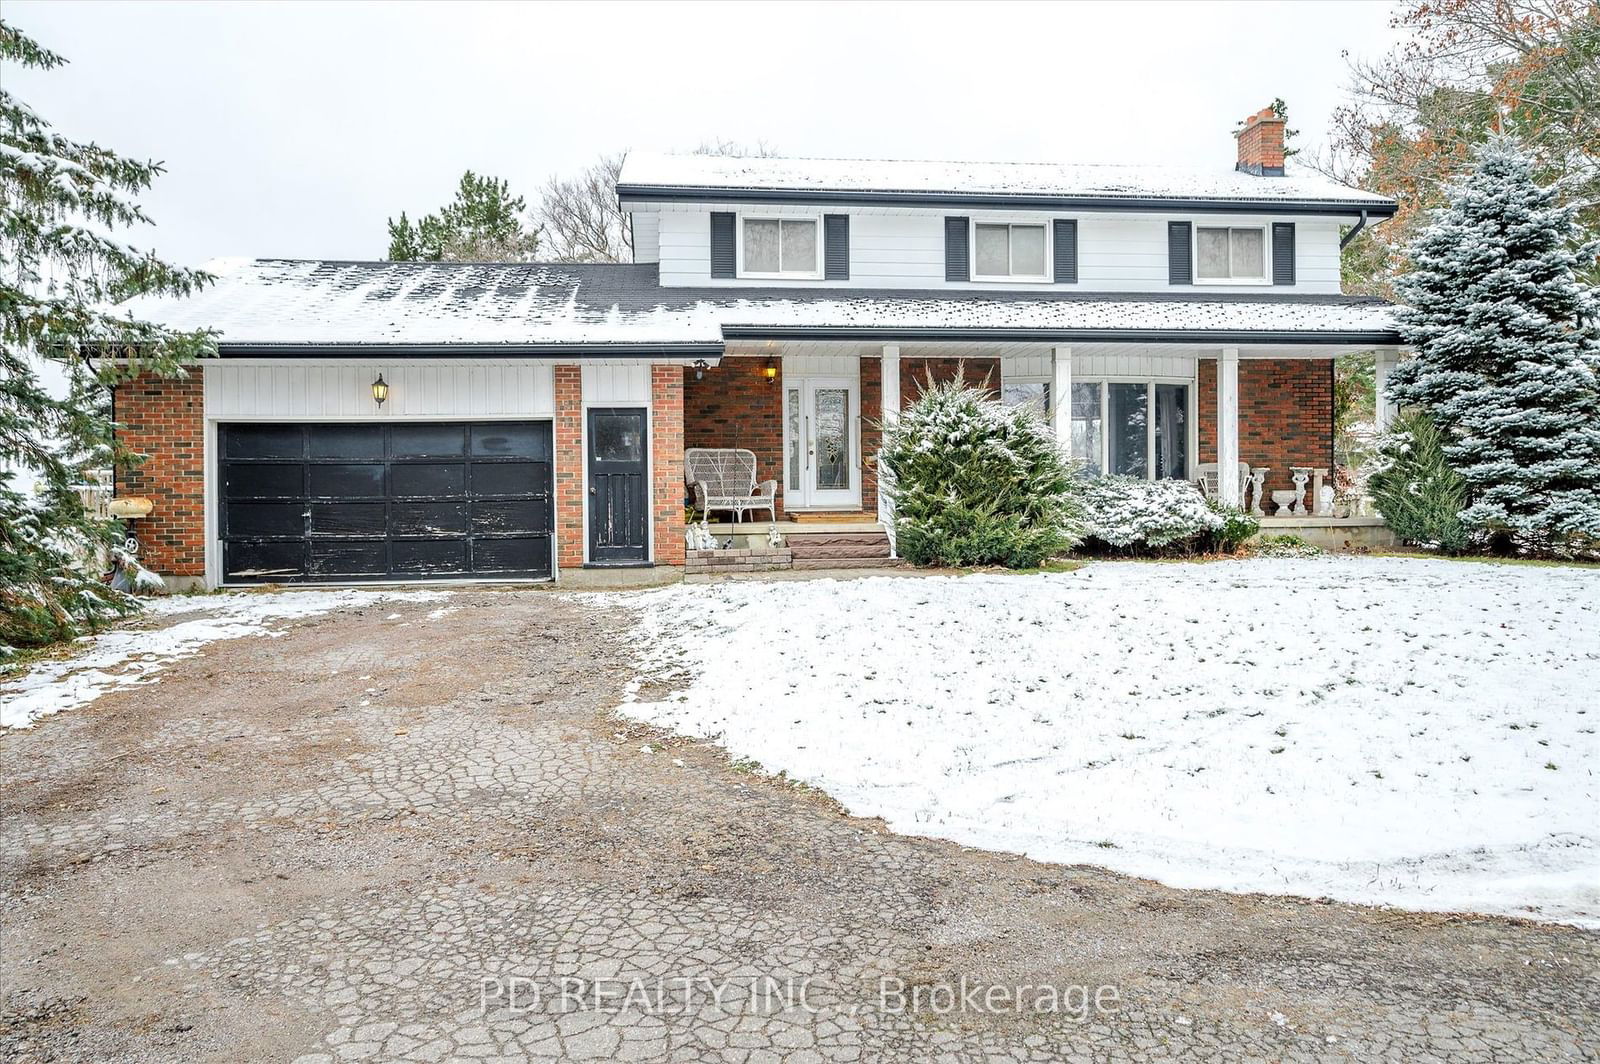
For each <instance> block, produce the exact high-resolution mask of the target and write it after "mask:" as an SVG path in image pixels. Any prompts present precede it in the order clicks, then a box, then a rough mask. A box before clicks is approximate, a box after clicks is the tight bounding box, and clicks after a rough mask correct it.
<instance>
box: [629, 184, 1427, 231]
mask: <svg viewBox="0 0 1600 1064" xmlns="http://www.w3.org/2000/svg"><path fill="white" fill-rule="evenodd" d="M617 199H618V201H619V202H620V203H621V205H622V206H623V209H625V210H626V209H627V207H628V205H629V204H630V203H734V202H742V203H743V202H748V203H789V204H817V203H821V204H829V203H834V204H856V205H865V206H899V207H906V206H913V207H915V206H921V207H939V208H945V209H962V208H984V209H999V210H1006V209H1010V210H1042V211H1074V210H1095V211H1139V212H1144V213H1150V212H1156V213H1165V214H1196V213H1200V214H1311V215H1327V214H1332V215H1346V216H1348V215H1351V214H1355V213H1357V212H1360V213H1361V214H1362V215H1367V214H1372V215H1375V216H1381V217H1384V218H1389V217H1392V216H1393V215H1394V214H1395V212H1396V211H1398V210H1399V205H1398V204H1396V203H1394V202H1393V201H1390V202H1386V203H1385V202H1377V203H1374V202H1371V201H1341V200H1304V199H1301V200H1288V199H1270V200H1246V199H1218V198H1213V197H1194V198H1184V197H1173V196H1137V197H1135V196H1040V195H998V194H988V195H974V194H972V193H970V192H843V191H832V190H828V189H760V188H706V187H701V186H697V185H618V186H617ZM1362 224H1365V223H1362Z"/></svg>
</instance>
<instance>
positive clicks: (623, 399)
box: [583, 362, 650, 406]
mask: <svg viewBox="0 0 1600 1064" xmlns="http://www.w3.org/2000/svg"><path fill="white" fill-rule="evenodd" d="M583 404H584V405H585V406H649V405H650V366H649V365H648V364H647V363H643V362H585V363H584V364H583Z"/></svg>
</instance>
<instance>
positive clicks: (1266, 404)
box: [116, 111, 1399, 586]
mask: <svg viewBox="0 0 1600 1064" xmlns="http://www.w3.org/2000/svg"><path fill="white" fill-rule="evenodd" d="M1235 136H1236V140H1237V163H1236V165H1235V166H1234V167H1232V168H1226V167H1219V168H1217V170H1216V171H1215V172H1212V171H1203V172H1196V171H1183V170H1174V169H1169V168H1164V167H1141V166H1056V165H1036V164H979V163H924V162H906V161H879V162H869V161H855V160H816V159H778V158H727V157H719V156H708V155H646V154H642V153H635V154H633V155H631V156H630V157H629V158H628V159H627V161H626V164H625V166H624V167H623V171H622V176H621V180H620V182H619V184H618V189H617V192H618V196H619V198H620V200H621V204H622V207H623V209H624V210H625V211H626V212H627V216H628V218H629V220H630V224H631V226H632V232H633V239H634V252H635V261H634V262H633V263H631V264H625V265H614V264H582V265H568V264H504V263H403V262H334V261H302V260H277V259H274V260H256V261H251V262H244V263H238V264H235V265H234V266H233V268H232V269H231V270H229V272H227V273H226V275H225V276H224V277H223V278H222V280H221V281H220V282H219V283H218V284H216V285H215V286H213V287H211V288H210V289H208V290H206V291H205V292H203V293H202V294H200V295H197V296H195V297H193V298H190V299H187V300H183V301H169V300H144V299H142V300H136V301H134V303H133V304H132V305H131V306H130V308H129V309H130V310H131V311H132V312H133V313H134V314H135V315H136V316H139V317H142V318H150V319H154V320H160V321H164V322H167V323H170V324H173V325H177V326H182V327H211V328H215V329H217V330H219V332H220V344H219V350H220V356H221V357H220V358H218V359H216V360H211V361H208V362H207V363H206V364H204V366H203V367H202V368H201V369H200V370H199V371H197V372H196V373H194V374H192V375H191V376H190V377H189V378H188V379H184V380H154V379H142V380H139V381H136V382H134V383H132V384H130V385H127V386H125V387H123V388H122V389H119V392H118V395H117V397H116V415H117V418H118V420H119V421H120V422H121V423H122V424H123V426H124V428H123V433H124V438H125V440H126V442H127V443H128V444H129V445H130V446H132V447H133V448H134V449H135V450H136V451H140V452H143V453H146V454H148V455H149V456H150V458H149V461H147V462H146V463H145V464H144V465H143V466H142V467H141V468H140V469H139V470H137V471H135V472H134V473H132V474H130V475H127V476H125V477H124V478H123V480H122V483H121V484H119V489H120V490H121V492H122V493H124V494H138V495H146V496H149V497H151V498H152V499H153V500H154V502H155V507H156V508H155V511H154V513H153V514H152V515H151V516H150V517H149V518H147V519H145V521H144V522H143V524H142V527H141V529H140V533H141V537H142V539H143V541H144V543H145V547H146V553H147V560H148V562H149V564H150V565H151V566H152V567H153V568H155V569H156V570H158V571H160V572H162V573H163V574H165V575H168V576H170V577H173V578H176V579H177V580H180V581H185V582H199V581H203V582H205V583H206V584H209V585H211V586H216V585H221V584H232V583H248V582H259V581H313V582H315V581H329V582H343V581H349V580H357V579H385V580H393V579H450V578H474V579H483V578H495V577H501V578H516V579H527V578H538V577H553V576H556V575H558V574H559V573H561V572H562V571H571V570H573V569H576V568H579V567H584V566H648V565H679V564H682V562H683V560H684V534H683V533H684V501H685V490H684V480H683V454H684V450H685V448H695V447H711V448H745V449H748V450H750V451H753V452H754V453H755V455H756V457H757V465H758V470H759V476H760V478H761V479H767V478H771V479H774V480H776V481H778V483H779V492H778V499H777V513H778V515H779V516H780V517H782V516H785V515H795V514H815V513H838V514H841V515H846V516H858V517H860V516H874V515H875V514H876V510H877V506H878V499H877V491H876V480H875V471H874V464H875V463H874V455H875V453H876V450H877V442H878V437H879V432H880V426H881V425H882V424H884V423H885V422H887V421H888V420H890V419H892V418H893V417H894V416H895V415H896V413H897V412H898V411H899V410H900V409H901V406H902V404H903V403H905V402H907V401H909V399H910V398H911V397H912V396H913V395H914V394H915V393H916V392H917V390H918V388H919V387H920V386H921V385H922V382H924V381H926V380H929V379H944V378H948V377H949V376H951V375H952V374H954V373H956V372H957V371H958V367H959V368H960V369H961V371H962V372H964V373H965V374H966V376H967V377H968V378H969V379H971V380H973V381H975V382H977V381H987V382H988V384H989V386H990V387H992V388H993V389H995V390H996V391H997V392H998V393H999V394H1000V395H1001V396H1002V397H1003V398H1004V399H1005V400H1006V401H1008V402H1032V403H1035V404H1037V405H1038V406H1039V407H1040V408H1041V409H1042V410H1044V411H1045V412H1046V413H1047V415H1048V416H1049V417H1050V419H1051V420H1052V422H1053V424H1054V426H1055V428H1056V430H1057V433H1058V435H1059V436H1060V437H1061V438H1063V439H1066V440H1068V441H1070V447H1071V449H1072V452H1073V453H1074V455H1076V456H1077V457H1078V458H1080V459H1081V460H1082V461H1083V462H1084V463H1085V464H1086V466H1087V467H1088V468H1089V469H1090V470H1092V471H1104V472H1109V473H1121V474H1129V475H1132V476H1139V477H1148V478H1157V477H1174V478H1184V479H1194V478H1195V476H1196V474H1197V470H1198V467H1199V466H1200V465H1201V464H1202V463H1215V464H1216V466H1215V468H1216V470H1217V474H1216V479H1217V481H1218V490H1219V491H1220V492H1221V493H1222V494H1223V495H1224V496H1225V497H1234V496H1235V495H1236V494H1237V493H1238V492H1239V490H1240V485H1239V483H1238V478H1239V476H1240V473H1239V463H1241V462H1242V463H1246V464H1247V465H1248V466H1250V467H1252V468H1254V469H1256V470H1260V469H1263V468H1265V469H1266V470H1268V473H1267V477H1266V480H1265V483H1264V485H1263V486H1264V488H1265V490H1266V491H1271V490H1275V489H1285V488H1288V487H1289V486H1290V481H1289V475H1290V474H1289V471H1290V468H1291V467H1300V466H1304V467H1330V466H1331V465H1332V447H1333V358H1334V357H1335V356H1336V355H1338V354H1340V353H1343V352H1350V351H1360V350H1368V349H1377V350H1378V351H1379V362H1380V372H1381V371H1382V370H1383V368H1384V367H1386V366H1387V365H1390V364H1392V362H1393V359H1394V357H1395V354H1396V352H1397V350H1398V344H1399V337H1398V335H1397V334H1396V332H1395V329H1394V325H1393V322H1392V319H1391V316H1390V308H1389V306H1388V305H1387V304H1385V303H1384V302H1383V301H1381V300H1375V299H1370V298H1360V297H1351V296H1345V295H1343V294H1341V292H1340V271H1339V252H1340V247H1341V242H1342V240H1346V239H1348V237H1349V236H1350V235H1352V234H1353V233H1354V232H1356V231H1358V230H1359V229H1360V228H1362V227H1364V226H1367V225H1370V224H1374V223H1376V222H1379V221H1381V220H1383V219H1385V218H1387V217H1389V216H1390V215H1392V214H1393V213H1394V211H1395V204H1394V203H1393V201H1390V200H1387V199H1384V198H1382V197H1378V196H1374V195H1371V194H1368V193H1365V192H1361V191H1357V190H1354V189H1350V188H1345V187H1342V186H1340V185H1337V184H1334V183H1332V182H1329V181H1327V180H1325V179H1323V178H1321V177H1318V176H1315V175H1311V174H1306V173H1302V172H1299V171H1297V170H1295V169H1293V168H1289V167H1286V166H1285V165H1284V156H1283V123H1282V121H1281V120H1279V119H1277V118H1275V117H1274V116H1273V115H1272V114H1271V112H1270V111H1263V112H1262V113H1260V114H1257V115H1253V116H1251V118H1250V119H1249V120H1248V121H1247V122H1246V123H1245V125H1244V126H1243V128H1242V129H1241V130H1240V132H1238V133H1237V134H1236V135H1235ZM1269 508H1270V507H1269Z"/></svg>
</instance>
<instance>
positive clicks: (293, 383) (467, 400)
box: [202, 359, 555, 421]
mask: <svg viewBox="0 0 1600 1064" xmlns="http://www.w3.org/2000/svg"><path fill="white" fill-rule="evenodd" d="M551 365H552V364H551V363H549V362H544V361H533V360H528V359H506V360H498V359H497V360H494V361H488V360H484V361H470V362H468V361H461V362H423V361H412V360H409V359H406V360H396V361H394V362H381V361H379V360H377V359H373V360H370V361H359V362H357V361H351V362H343V363H339V362H333V363H330V362H317V363H312V364H305V363H299V364H297V363H293V362H289V361H287V360H285V361H273V362H254V363H252V362H246V361H243V360H239V361H235V360H232V359H229V360H228V361H212V362H207V363H206V364H205V365H204V366H203V367H202V370H203V372H204V373H205V409H206V417H207V418H212V419H216V420H220V421H300V420H314V421H338V420H371V421H397V420H400V419H402V418H407V417H416V418H440V419H462V420H465V419H471V418H502V417H503V418H537V417H549V416H551V415H552V414H553V413H554V412H555V377H554V374H553V373H552V370H551ZM379 373H382V374H383V379H384V380H385V381H386V382H387V383H388V385H389V398H388V400H387V401H386V402H385V403H384V404H383V405H382V406H381V407H380V406H379V405H378V404H377V403H375V402H373V401H372V381H373V378H375V377H377V376H378V374H379Z"/></svg>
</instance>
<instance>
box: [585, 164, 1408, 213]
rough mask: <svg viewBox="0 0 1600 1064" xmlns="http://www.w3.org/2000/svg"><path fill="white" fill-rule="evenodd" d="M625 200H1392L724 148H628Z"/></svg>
mask: <svg viewBox="0 0 1600 1064" xmlns="http://www.w3.org/2000/svg"><path fill="white" fill-rule="evenodd" d="M617 185H618V191H619V192H620V193H621V194H622V195H623V196H624V198H625V199H628V198H632V199H638V200H646V201H647V200H650V199H651V198H653V197H654V196H656V195H670V194H671V193H673V192H679V193H684V192H691V193H701V194H703V195H702V196H700V197H699V198H712V197H714V196H715V194H716V193H718V192H729V191H739V192H753V191H760V192H773V193H777V192H788V193H806V194H810V195H816V196H819V197H820V196H823V195H825V194H829V193H834V194H846V195H850V194H868V193H877V194H883V195H889V196H902V197H906V198H911V199H914V198H916V197H928V198H931V199H945V200H955V201H959V200H961V199H963V198H987V197H1015V198H1019V199H1027V198H1033V199H1038V198H1057V199H1063V200H1090V201H1092V200H1102V199H1103V200H1112V201H1116V200H1138V201H1146V200H1159V201H1174V202H1183V201H1217V200H1222V201H1237V202H1239V203H1241V204H1248V203H1289V202H1293V203H1317V204H1346V205H1350V206H1353V207H1355V208H1357V209H1359V208H1361V207H1367V208H1370V209H1376V210H1380V211H1382V210H1390V211H1392V209H1393V207H1394V201H1393V200H1391V199H1388V198H1387V197H1384V196H1379V195H1375V194H1374V193H1371V192H1364V191H1361V190H1360V189H1354V188H1349V187H1347V186H1345V185H1341V184H1339V183H1337V182H1335V181H1330V180H1329V179H1327V178H1325V177H1323V176H1321V175H1320V174H1317V173H1315V172H1313V171H1309V170H1304V169H1301V168H1299V167H1295V166H1289V167H1286V169H1285V173H1284V174H1283V175H1282V176H1275V177H1257V176H1255V175H1253V174H1248V173H1242V172H1240V171H1237V170H1232V169H1225V168H1222V167H1218V168H1216V169H1215V170H1211V169H1204V170H1202V169H1184V168H1181V167H1171V166H1139V165H1127V164H1087V163H980V162H916V161H911V160H905V159H778V158H746V157H735V156H727V155H670V154H662V153H656V152H641V151H635V152H630V153H629V154H628V157H627V159H626V160H625V161H624V162H623V165H622V174H621V176H620V177H619V178H618V181H617Z"/></svg>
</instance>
